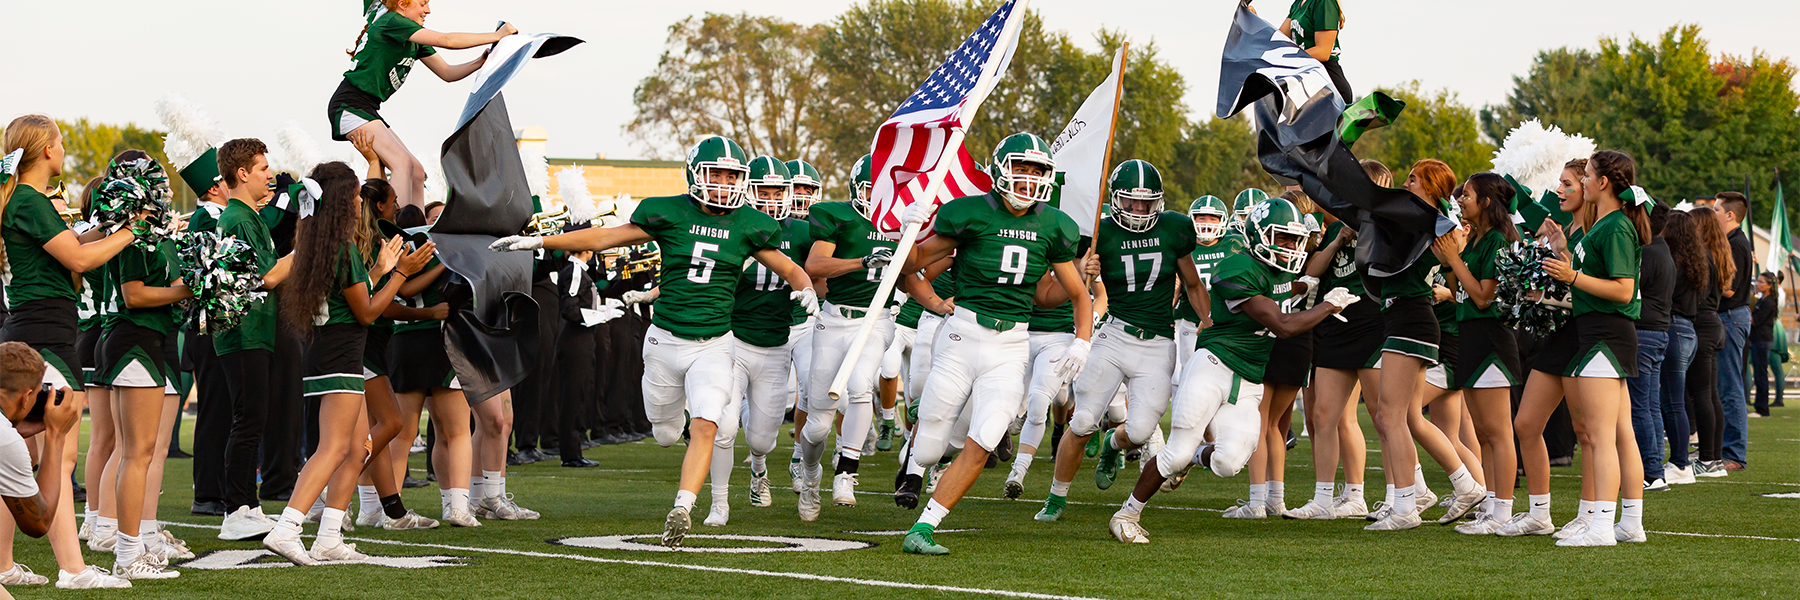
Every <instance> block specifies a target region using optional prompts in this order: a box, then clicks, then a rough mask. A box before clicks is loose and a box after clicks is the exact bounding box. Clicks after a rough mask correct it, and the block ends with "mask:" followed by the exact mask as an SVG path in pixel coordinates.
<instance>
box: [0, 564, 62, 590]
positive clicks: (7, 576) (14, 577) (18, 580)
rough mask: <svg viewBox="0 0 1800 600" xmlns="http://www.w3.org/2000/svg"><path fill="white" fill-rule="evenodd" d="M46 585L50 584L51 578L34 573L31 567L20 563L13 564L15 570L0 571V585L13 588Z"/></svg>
mask: <svg viewBox="0 0 1800 600" xmlns="http://www.w3.org/2000/svg"><path fill="white" fill-rule="evenodd" d="M46 583H50V578H49V577H45V576H43V575H39V574H37V573H33V572H31V567H27V566H25V565H23V564H20V563H13V568H11V569H7V570H5V571H0V585H4V586H8V587H11V586H15V585H44V584H46Z"/></svg>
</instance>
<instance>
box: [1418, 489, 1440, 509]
mask: <svg viewBox="0 0 1800 600" xmlns="http://www.w3.org/2000/svg"><path fill="white" fill-rule="evenodd" d="M1413 500H1415V501H1417V502H1418V503H1419V510H1418V511H1417V512H1425V509H1427V508H1431V507H1432V506H1433V505H1436V504H1437V503H1438V497H1437V494H1433V493H1431V490H1426V491H1425V492H1424V493H1421V494H1417V495H1414V496H1413Z"/></svg>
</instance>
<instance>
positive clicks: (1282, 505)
mask: <svg viewBox="0 0 1800 600" xmlns="http://www.w3.org/2000/svg"><path fill="white" fill-rule="evenodd" d="M1264 508H1265V509H1267V512H1268V513H1269V516H1271V517H1279V516H1281V515H1283V514H1286V513H1287V501H1286V500H1282V501H1279V502H1274V501H1271V502H1269V503H1267V504H1265V505H1264Z"/></svg>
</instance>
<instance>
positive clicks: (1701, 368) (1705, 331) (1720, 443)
mask: <svg viewBox="0 0 1800 600" xmlns="http://www.w3.org/2000/svg"><path fill="white" fill-rule="evenodd" d="M1700 312H1701V313H1703V314H1701V315H1700V316H1698V317H1696V318H1695V319H1694V337H1695V339H1696V342H1697V343H1696V344H1695V345H1694V362H1693V363H1690V364H1689V365H1688V378H1687V408H1688V421H1689V422H1691V423H1693V424H1694V433H1695V434H1696V435H1698V436H1699V437H1700V448H1699V450H1700V460H1704V461H1715V460H1719V459H1720V458H1721V456H1722V454H1723V452H1724V438H1725V419H1724V413H1725V407H1724V406H1723V405H1722V404H1721V403H1720V400H1719V348H1720V347H1721V346H1723V345H1724V344H1725V326H1724V325H1723V324H1722V323H1720V321H1719V318H1718V316H1717V315H1716V314H1712V313H1709V312H1708V311H1704V310H1703V311H1700ZM1669 450H1670V451H1671V452H1673V451H1675V450H1676V449H1675V448H1670V449H1669ZM1680 450H1681V451H1682V452H1686V451H1687V448H1685V447H1683V448H1681V449H1680Z"/></svg>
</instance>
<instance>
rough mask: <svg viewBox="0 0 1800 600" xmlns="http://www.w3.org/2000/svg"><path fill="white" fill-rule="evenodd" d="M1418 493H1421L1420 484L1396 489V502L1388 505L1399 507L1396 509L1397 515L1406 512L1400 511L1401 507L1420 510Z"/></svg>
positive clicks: (1414, 510) (1415, 510)
mask: <svg viewBox="0 0 1800 600" xmlns="http://www.w3.org/2000/svg"><path fill="white" fill-rule="evenodd" d="M1418 495H1419V487H1418V486H1413V487H1409V488H1405V489H1395V490H1394V503H1393V504H1389V505H1388V506H1391V507H1398V508H1395V509H1394V514H1395V515H1400V514H1405V513H1402V512H1400V511H1401V509H1406V510H1411V511H1413V512H1418V510H1419V509H1418V500H1417V496H1418Z"/></svg>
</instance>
